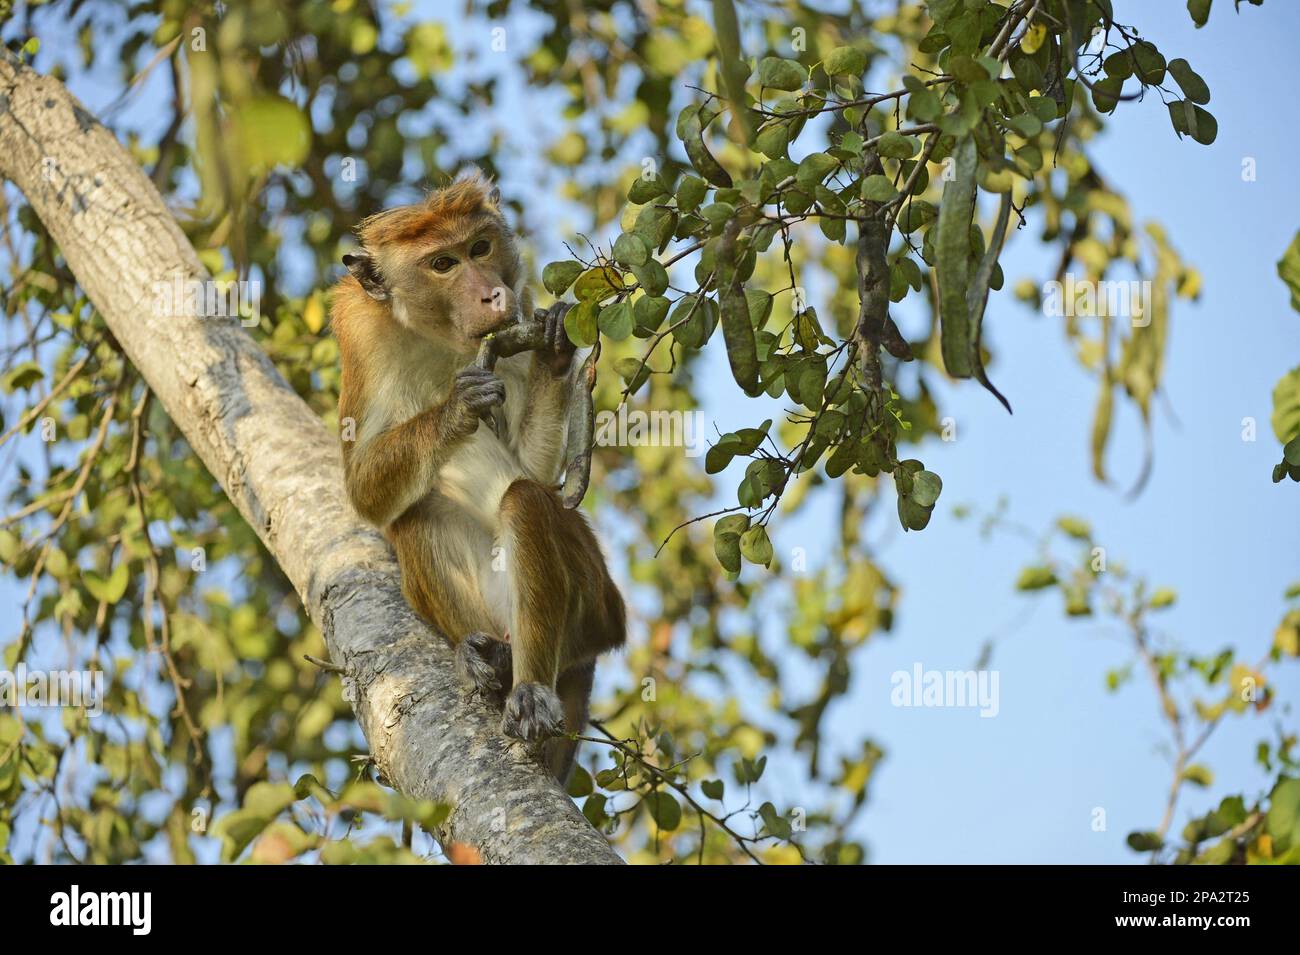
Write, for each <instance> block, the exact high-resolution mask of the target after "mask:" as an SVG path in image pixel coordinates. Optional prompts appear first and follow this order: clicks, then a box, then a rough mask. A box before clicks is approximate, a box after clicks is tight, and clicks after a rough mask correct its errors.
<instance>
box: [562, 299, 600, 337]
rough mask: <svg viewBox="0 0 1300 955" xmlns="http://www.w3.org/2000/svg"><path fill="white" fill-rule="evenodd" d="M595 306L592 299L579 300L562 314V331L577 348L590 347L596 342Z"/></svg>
mask: <svg viewBox="0 0 1300 955" xmlns="http://www.w3.org/2000/svg"><path fill="white" fill-rule="evenodd" d="M596 308H597V305H596V303H595V302H594V301H586V302H579V303H578V305H577V307H576V308H571V309H569V311H568V312H567V313H566V314H565V316H564V331H565V334H567V335H568V336H569V341H571V342H573V344H575V345H576V346H578V347H579V348H590V347H591V346H592V345H594V344H596V338H597V337H598V335H597V331H596Z"/></svg>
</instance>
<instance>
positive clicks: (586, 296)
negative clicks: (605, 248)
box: [570, 267, 623, 311]
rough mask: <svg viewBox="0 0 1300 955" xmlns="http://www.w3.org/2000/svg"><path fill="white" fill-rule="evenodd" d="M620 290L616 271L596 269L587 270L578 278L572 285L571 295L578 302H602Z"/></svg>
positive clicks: (620, 286) (620, 284)
mask: <svg viewBox="0 0 1300 955" xmlns="http://www.w3.org/2000/svg"><path fill="white" fill-rule="evenodd" d="M615 283H617V284H615ZM622 288H623V283H622V282H621V280H620V278H619V275H618V273H617V271H616V270H613V269H608V268H599V267H598V268H594V269H587V271H585V272H583V273H582V274H581V275H579V276H578V280H577V281H576V282H575V283H574V284H573V294H574V295H575V296H577V299H578V301H579V302H603V301H604V300H605V299H607V298H613V297H614V296H615V295H617V294H618V293H619V292H620V291H622ZM570 311H572V310H570Z"/></svg>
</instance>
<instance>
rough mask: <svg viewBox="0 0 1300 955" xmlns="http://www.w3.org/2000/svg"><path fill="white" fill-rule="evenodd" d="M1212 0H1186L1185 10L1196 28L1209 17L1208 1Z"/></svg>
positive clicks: (1203, 23) (1201, 25)
mask: <svg viewBox="0 0 1300 955" xmlns="http://www.w3.org/2000/svg"><path fill="white" fill-rule="evenodd" d="M1211 2H1212V0H1187V12H1188V13H1189V14H1190V15H1191V17H1192V22H1193V23H1195V24H1196V29H1198V30H1199V29H1200V28H1201V27H1203V26H1205V24H1206V22H1207V21H1208V20H1209V19H1210V3H1211Z"/></svg>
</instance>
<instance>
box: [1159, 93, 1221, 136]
mask: <svg viewBox="0 0 1300 955" xmlns="http://www.w3.org/2000/svg"><path fill="white" fill-rule="evenodd" d="M1169 121H1170V122H1171V123H1173V125H1174V130H1175V131H1176V132H1177V133H1178V135H1179V136H1191V137H1192V139H1194V140H1196V141H1197V142H1198V143H1200V144H1201V145H1202V146H1208V145H1210V144H1211V143H1212V142H1214V140H1215V139H1216V138H1217V137H1218V135H1219V121H1218V120H1216V119H1215V118H1214V116H1213V115H1212V114H1211V113H1210V112H1209V111H1208V110H1205V109H1202V108H1201V107H1199V106H1197V105H1196V104H1195V103H1193V102H1192V101H1191V100H1185V99H1176V100H1170V102H1169Z"/></svg>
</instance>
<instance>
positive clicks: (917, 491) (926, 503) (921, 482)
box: [908, 471, 943, 507]
mask: <svg viewBox="0 0 1300 955" xmlns="http://www.w3.org/2000/svg"><path fill="white" fill-rule="evenodd" d="M942 490H943V481H941V480H940V479H939V475H937V474H935V473H934V472H933V471H918V472H917V473H916V474H914V475H912V493H911V494H910V495H908V496H909V497H911V499H912V500H913V501H915V502H916V503H917V504H919V505H921V506H922V507H933V506H934V502H935V501H937V500H939V494H940V492H941V491H942Z"/></svg>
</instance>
